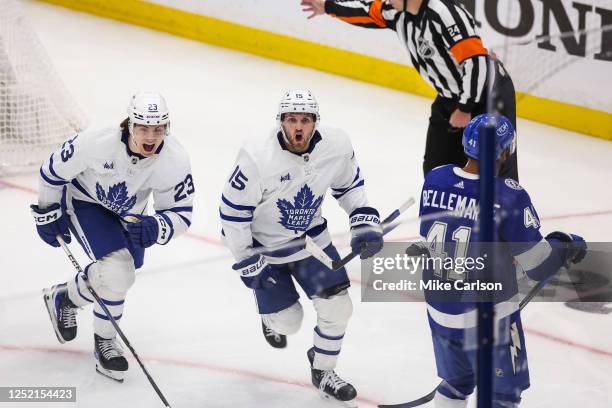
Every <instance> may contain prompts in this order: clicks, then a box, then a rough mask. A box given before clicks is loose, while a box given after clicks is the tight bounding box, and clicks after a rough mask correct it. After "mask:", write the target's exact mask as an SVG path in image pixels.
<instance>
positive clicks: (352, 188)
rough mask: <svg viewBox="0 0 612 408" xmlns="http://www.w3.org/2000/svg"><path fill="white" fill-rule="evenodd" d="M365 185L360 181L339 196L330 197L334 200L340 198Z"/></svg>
mask: <svg viewBox="0 0 612 408" xmlns="http://www.w3.org/2000/svg"><path fill="white" fill-rule="evenodd" d="M364 184H365V180H361V181H360V182H359V183H357V184H355V185H354V186H353V187H350V188H349V189H347V190H344V191H343V192H341V193H340V194H332V197H334V198H335V199H336V200H337V199H339V198H341V197H342V196H344V195H345V194H346V193H348V192H349V191H352V190H354V189H356V188H358V187H361V186H363V185H364Z"/></svg>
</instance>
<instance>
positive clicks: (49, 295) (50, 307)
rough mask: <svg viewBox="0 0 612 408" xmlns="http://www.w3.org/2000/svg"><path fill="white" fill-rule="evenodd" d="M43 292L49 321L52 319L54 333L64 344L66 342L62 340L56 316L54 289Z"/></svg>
mask: <svg viewBox="0 0 612 408" xmlns="http://www.w3.org/2000/svg"><path fill="white" fill-rule="evenodd" d="M42 292H43V301H44V302H45V307H46V308H47V313H48V314H49V319H51V326H53V331H54V332H55V336H56V337H57V340H58V341H59V342H60V343H61V344H64V343H66V340H64V339H63V338H62V335H61V334H60V332H59V329H58V328H57V316H56V315H55V305H54V304H53V288H45V289H43V290H42Z"/></svg>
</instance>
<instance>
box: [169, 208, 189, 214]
mask: <svg viewBox="0 0 612 408" xmlns="http://www.w3.org/2000/svg"><path fill="white" fill-rule="evenodd" d="M164 211H173V212H175V213H179V212H193V207H172V208H169V209H167V210H164Z"/></svg>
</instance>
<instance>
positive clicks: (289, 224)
mask: <svg viewBox="0 0 612 408" xmlns="http://www.w3.org/2000/svg"><path fill="white" fill-rule="evenodd" d="M317 129H318V130H316V131H315V133H314V135H313V136H312V139H311V142H310V146H309V149H308V151H307V152H305V153H301V154H296V153H292V152H290V151H288V150H287V149H286V147H285V144H284V141H283V136H282V134H281V133H280V132H278V130H274V131H272V132H271V133H270V134H269V135H268V136H267V137H266V138H265V140H259V141H258V140H252V141H249V142H247V143H246V144H245V145H244V146H243V147H242V148H241V149H240V152H239V153H238V158H237V159H236V163H235V164H234V166H233V171H232V173H231V175H230V177H229V178H228V180H227V183H226V185H225V188H224V190H223V195H222V197H221V204H220V208H219V211H220V217H221V224H222V225H223V234H224V237H225V238H224V239H225V242H226V244H227V245H228V247H229V248H230V250H231V251H232V254H233V255H234V257H235V259H236V260H237V261H240V260H242V259H245V258H248V257H249V256H251V255H252V254H253V253H254V248H257V247H263V248H265V249H266V258H267V260H268V262H270V263H277V264H278V263H286V262H293V261H297V260H300V259H304V258H306V257H308V256H310V255H309V253H308V252H306V250H305V249H304V245H303V242H302V241H301V240H300V238H301V237H303V236H304V234H308V235H309V236H311V237H312V238H313V239H314V241H315V242H316V243H317V244H318V245H319V246H321V247H322V248H325V247H326V246H328V245H329V244H330V243H331V239H330V236H329V233H328V231H327V225H326V221H325V219H324V218H323V217H322V215H321V206H322V204H323V200H324V197H325V194H326V192H327V191H328V190H329V189H330V188H331V191H332V196H333V197H334V198H336V200H337V201H338V203H339V204H340V206H341V207H342V208H343V209H344V210H345V211H346V212H347V214H350V213H351V212H352V211H353V210H354V209H356V208H359V207H364V206H367V205H368V203H367V198H366V193H365V189H364V179H363V175H362V173H361V171H360V169H359V166H358V164H357V160H356V159H355V154H354V152H353V147H352V145H351V142H350V140H349V138H348V136H346V135H345V134H344V133H343V132H342V131H340V130H337V129H331V128H323V127H318V128H317ZM291 241H296V246H295V247H293V246H291V245H290V244H291ZM300 242H302V243H301V244H300ZM288 244H289V245H288Z"/></svg>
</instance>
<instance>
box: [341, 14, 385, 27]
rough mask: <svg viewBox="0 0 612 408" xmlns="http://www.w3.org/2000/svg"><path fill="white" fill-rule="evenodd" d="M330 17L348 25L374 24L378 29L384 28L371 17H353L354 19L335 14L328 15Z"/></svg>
mask: <svg viewBox="0 0 612 408" xmlns="http://www.w3.org/2000/svg"><path fill="white" fill-rule="evenodd" d="M330 15H331V16H332V17H336V18H337V19H339V20H342V21H344V22H346V23H349V24H375V25H376V26H378V27H384V25H383V26H381V25H379V24H378V23H377V22H376V21H375V20H374V19H373V18H372V17H370V16H355V17H343V16H339V15H336V14H330Z"/></svg>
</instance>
